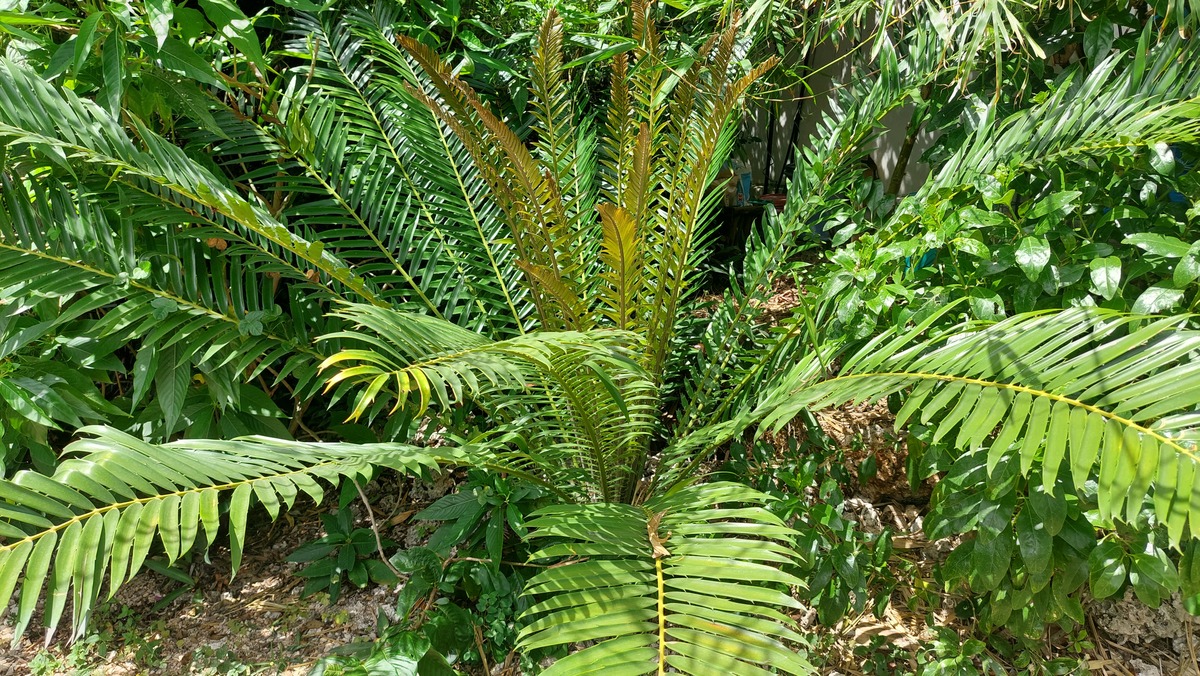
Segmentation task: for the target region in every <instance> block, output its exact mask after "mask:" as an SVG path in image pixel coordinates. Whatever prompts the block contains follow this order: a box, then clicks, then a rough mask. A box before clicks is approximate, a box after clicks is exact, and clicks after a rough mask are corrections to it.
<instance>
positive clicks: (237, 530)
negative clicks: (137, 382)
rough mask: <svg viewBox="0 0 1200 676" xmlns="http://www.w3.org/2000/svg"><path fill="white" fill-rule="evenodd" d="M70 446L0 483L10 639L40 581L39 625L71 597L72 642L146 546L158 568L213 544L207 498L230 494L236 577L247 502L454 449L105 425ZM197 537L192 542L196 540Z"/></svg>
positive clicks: (0, 583) (414, 464)
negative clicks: (13, 606)
mask: <svg viewBox="0 0 1200 676" xmlns="http://www.w3.org/2000/svg"><path fill="white" fill-rule="evenodd" d="M83 431H84V432H85V433H90V434H93V435H95V436H93V437H91V438H85V439H83V440H80V441H76V442H74V443H73V444H71V445H70V446H68V447H67V449H66V451H67V453H71V454H75V453H78V454H81V456H80V457H75V458H71V459H68V460H66V461H64V462H63V463H61V464H60V465H59V466H58V468H57V469H56V470H55V472H54V474H53V475H52V476H49V477H47V476H45V475H42V474H38V473H37V472H31V471H22V472H18V473H17V474H16V475H15V476H14V477H13V478H12V479H11V480H3V481H0V497H3V498H4V500H5V502H2V503H0V538H3V540H4V541H3V544H0V605H3V606H7V605H8V601H9V599H10V598H11V597H12V594H13V592H14V590H15V589H16V586H17V584H18V582H19V583H20V585H21V591H20V597H19V602H18V606H17V622H16V630H15V632H14V636H15V639H14V640H19V638H20V636H21V634H22V632H23V630H24V628H25V627H26V625H27V624H28V623H29V620H30V618H31V616H32V614H33V611H34V607H35V605H36V602H37V600H38V598H39V596H40V595H41V593H42V585H43V583H44V582H48V585H49V586H48V588H47V592H46V606H45V624H46V627H47V629H48V631H47V634H46V640H47V642H49V640H50V639H51V637H52V636H53V633H54V629H55V627H56V626H57V625H58V624H59V621H60V620H61V619H62V616H63V613H64V610H65V608H66V602H67V600H68V598H70V599H71V600H72V627H73V628H74V631H75V635H76V636H78V634H79V632H81V631H82V629H83V627H84V626H85V624H86V622H87V617H88V613H89V612H90V610H91V608H92V606H93V604H94V603H95V601H96V599H97V598H98V597H99V595H100V587H101V583H102V581H103V579H104V576H105V574H106V573H107V574H108V576H109V588H108V589H109V591H108V596H109V598H111V597H112V595H113V593H115V592H116V590H117V589H118V588H119V587H120V586H121V585H122V584H124V583H125V581H126V580H128V579H129V578H131V577H132V576H133V575H134V574H136V573H137V571H138V570H139V569H140V568H141V566H142V564H143V562H144V561H145V559H146V556H147V554H148V553H149V552H150V548H151V546H152V545H154V543H155V541H156V540H157V541H158V543H159V546H161V547H162V549H163V551H164V552H165V553H166V555H167V558H168V560H169V561H174V560H175V559H177V558H178V557H179V556H181V555H183V554H186V553H188V552H190V551H192V550H193V549H194V548H195V547H197V546H199V548H200V549H206V548H207V547H209V546H210V545H212V544H213V542H214V541H215V539H216V536H217V530H218V528H219V525H220V515H219V508H218V501H219V499H220V497H221V495H222V494H225V493H228V494H229V496H230V497H229V512H228V514H227V515H226V517H225V518H227V519H228V521H229V546H230V553H231V560H232V564H233V568H234V570H235V571H236V570H237V567H238V565H239V564H240V561H241V557H242V546H243V544H244V541H245V533H246V518H247V514H248V513H249V509H250V505H251V503H252V502H253V501H257V502H259V503H261V504H262V505H263V507H265V508H266V509H267V512H268V513H269V514H270V516H271V518H275V517H277V516H278V515H279V511H280V509H281V508H290V507H291V506H292V503H293V502H294V501H295V499H296V496H297V495H298V494H299V493H300V492H303V493H305V494H307V495H309V496H310V497H311V498H312V499H313V500H314V501H317V502H319V501H320V500H321V497H322V495H323V492H324V491H323V489H322V488H321V485H320V483H318V481H317V480H318V479H319V480H321V481H324V482H327V483H330V484H335V485H336V483H337V482H338V481H339V480H340V479H342V478H346V477H362V478H369V475H370V473H371V468H372V467H373V466H376V465H378V466H387V467H393V468H395V469H397V470H400V471H404V472H411V473H419V472H421V471H423V470H425V469H430V468H434V467H436V459H438V458H442V459H448V458H449V459H454V458H457V457H458V455H457V453H456V452H455V451H453V450H446V451H445V452H444V453H438V454H434V453H433V452H429V451H426V450H423V449H419V448H416V447H412V446H402V445H396V444H379V445H365V446H356V445H349V444H315V445H314V444H298V443H291V442H284V441H278V440H274V439H266V438H258V439H248V440H242V441H237V442H221V441H188V442H175V443H171V444H164V445H158V446H155V445H151V444H147V443H145V442H142V441H140V440H138V439H135V438H134V437H131V436H129V435H126V434H124V433H121V432H117V431H114V430H111V429H107V428H99V427H97V428H85V429H84V430H83ZM201 530H202V531H203V535H201Z"/></svg>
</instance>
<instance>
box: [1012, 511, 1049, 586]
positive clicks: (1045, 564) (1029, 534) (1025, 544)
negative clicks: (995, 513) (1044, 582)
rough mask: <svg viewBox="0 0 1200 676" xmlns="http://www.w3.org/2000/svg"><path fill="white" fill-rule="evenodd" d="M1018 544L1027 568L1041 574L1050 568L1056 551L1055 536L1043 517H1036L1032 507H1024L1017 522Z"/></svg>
mask: <svg viewBox="0 0 1200 676" xmlns="http://www.w3.org/2000/svg"><path fill="white" fill-rule="evenodd" d="M1015 528H1016V533H1017V545H1018V547H1020V550H1021V558H1022V559H1023V560H1024V561H1025V566H1026V568H1028V569H1029V571H1030V572H1031V573H1033V574H1039V573H1042V572H1044V571H1045V570H1046V569H1047V568H1049V566H1050V563H1051V560H1052V555H1053V553H1054V548H1053V545H1054V538H1053V537H1052V536H1051V535H1050V533H1049V532H1048V529H1047V528H1046V524H1045V523H1043V522H1042V520H1041V519H1035V517H1034V511H1033V510H1032V509H1028V508H1026V509H1022V510H1021V513H1020V514H1018V515H1017V520H1016V524H1015Z"/></svg>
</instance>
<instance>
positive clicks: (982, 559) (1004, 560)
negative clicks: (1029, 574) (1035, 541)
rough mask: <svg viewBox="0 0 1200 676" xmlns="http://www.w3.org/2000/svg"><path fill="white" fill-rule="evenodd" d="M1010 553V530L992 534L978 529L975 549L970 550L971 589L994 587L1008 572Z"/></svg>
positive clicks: (1011, 545) (1011, 541) (983, 589)
mask: <svg viewBox="0 0 1200 676" xmlns="http://www.w3.org/2000/svg"><path fill="white" fill-rule="evenodd" d="M1012 554H1013V537H1012V531H1011V530H1008V529H1005V530H1002V531H1000V532H999V533H998V534H996V535H994V536H992V535H988V534H987V533H986V532H985V531H980V532H979V537H978V538H977V539H976V540H975V549H974V551H972V552H971V572H970V575H969V579H970V581H971V589H974V590H975V591H977V592H984V591H991V590H993V589H995V588H996V587H997V585H999V584H1000V582H1001V581H1002V580H1003V579H1004V576H1005V575H1006V574H1007V573H1008V568H1009V565H1010V564H1011V562H1012Z"/></svg>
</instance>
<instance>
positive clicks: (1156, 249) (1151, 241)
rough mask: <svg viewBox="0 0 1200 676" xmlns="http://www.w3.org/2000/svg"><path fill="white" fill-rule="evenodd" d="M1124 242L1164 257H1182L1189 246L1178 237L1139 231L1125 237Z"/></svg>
mask: <svg viewBox="0 0 1200 676" xmlns="http://www.w3.org/2000/svg"><path fill="white" fill-rule="evenodd" d="M1124 243H1125V244H1132V245H1134V246H1136V247H1138V248H1139V249H1142V250H1143V251H1145V252H1146V253H1151V254H1154V255H1156V256H1162V257H1164V258H1182V257H1183V256H1186V255H1187V253H1188V250H1189V249H1190V246H1189V245H1188V243H1187V242H1185V241H1183V240H1181V239H1179V238H1178V237H1171V236H1170V235H1160V234H1157V233H1153V232H1139V233H1137V234H1134V235H1130V236H1128V237H1126V238H1125V240H1124Z"/></svg>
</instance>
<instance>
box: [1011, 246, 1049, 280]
mask: <svg viewBox="0 0 1200 676" xmlns="http://www.w3.org/2000/svg"><path fill="white" fill-rule="evenodd" d="M1013 255H1014V257H1015V259H1016V261H1017V265H1018V266H1019V267H1020V268H1021V271H1022V272H1024V273H1025V276H1026V277H1027V278H1029V281H1031V282H1036V281H1037V278H1038V276H1039V275H1041V274H1042V270H1043V269H1045V267H1046V264H1048V263H1049V262H1050V243H1049V242H1047V241H1046V238H1045V237H1024V238H1022V239H1021V243H1020V244H1018V245H1017V250H1016V251H1015V252H1014V254H1013Z"/></svg>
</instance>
